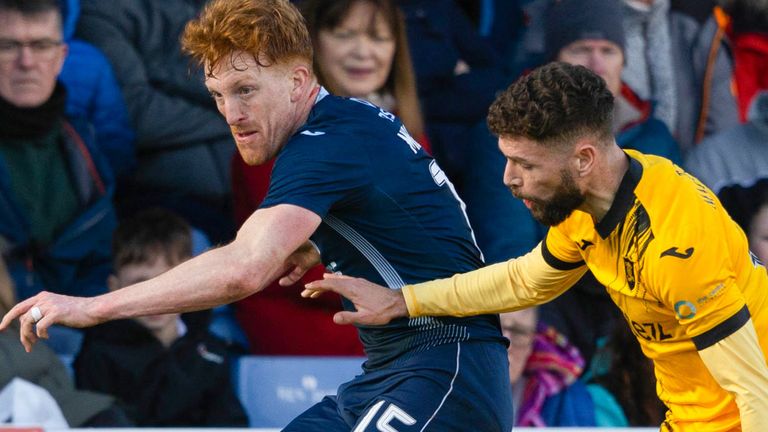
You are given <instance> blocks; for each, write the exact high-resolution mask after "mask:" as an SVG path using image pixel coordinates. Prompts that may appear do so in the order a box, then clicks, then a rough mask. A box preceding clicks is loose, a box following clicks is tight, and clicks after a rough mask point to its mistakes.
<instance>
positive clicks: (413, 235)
mask: <svg viewBox="0 0 768 432" xmlns="http://www.w3.org/2000/svg"><path fill="white" fill-rule="evenodd" d="M278 204H293V205H296V206H299V207H302V208H305V209H307V210H310V211H312V212H314V213H316V214H317V215H319V216H320V217H321V218H322V223H321V225H320V226H319V227H318V229H317V231H315V233H314V234H313V235H312V237H311V239H312V241H313V242H314V243H315V244H316V245H317V247H318V249H319V250H320V252H321V255H322V260H323V264H324V265H325V266H326V268H327V269H328V270H329V271H332V272H340V273H342V274H345V275H348V276H355V277H361V278H365V279H368V280H370V281H372V282H375V283H378V284H381V285H385V286H388V287H390V288H400V287H402V286H403V285H405V284H412V283H418V282H423V281H427V280H432V279H437V278H444V277H449V276H452V275H454V274H456V273H463V272H467V271H470V270H474V269H476V268H478V267H480V266H482V265H483V260H482V255H481V253H480V250H479V249H478V247H477V245H476V244H475V241H474V238H473V234H472V230H471V228H470V225H469V222H468V220H467V217H466V214H465V212H464V208H463V206H464V204H463V203H462V202H461V200H460V199H459V198H458V196H457V195H456V193H455V190H454V188H453V185H452V184H451V183H450V181H448V179H447V178H446V176H445V174H444V173H443V171H442V170H441V169H440V167H439V166H438V165H437V163H436V162H435V161H434V159H432V158H431V157H430V156H429V155H428V154H427V153H426V152H425V151H424V150H423V149H422V148H421V146H420V145H419V144H418V143H417V142H416V141H415V140H414V139H413V138H411V136H410V135H409V134H408V132H407V131H406V130H405V127H404V126H403V125H402V123H401V122H400V120H399V119H398V118H397V117H395V116H394V115H393V114H391V113H389V112H387V111H384V110H383V109H381V108H378V107H376V106H375V105H373V104H371V103H369V102H366V101H362V100H358V99H347V98H340V97H336V96H332V95H329V94H328V93H327V92H325V91H324V90H322V91H321V94H320V96H319V97H318V101H317V102H316V104H315V106H314V108H313V109H312V111H311V113H310V115H309V118H308V119H307V122H306V123H305V124H304V125H303V126H302V127H301V128H300V129H299V130H298V131H297V132H296V133H295V134H294V135H293V136H292V137H291V139H290V140H289V141H288V143H287V144H286V145H285V147H284V148H283V149H282V150H281V152H280V153H279V155H278V157H277V159H276V161H275V165H274V169H273V172H272V179H271V183H270V188H269V193H268V195H267V197H266V199H265V200H264V201H263V203H262V205H261V207H272V206H275V205H278ZM344 306H345V308H347V309H352V308H353V306H352V304H351V303H350V302H348V301H346V300H345V301H344ZM359 333H360V338H361V340H362V342H363V345H364V347H365V350H366V354H367V355H368V361H367V362H366V365H365V367H366V369H367V370H371V369H376V368H379V367H383V366H387V365H389V364H391V363H392V362H393V361H396V360H397V359H398V358H404V357H403V355H404V354H406V353H409V352H413V351H422V350H424V349H428V348H430V347H432V346H437V345H441V344H445V343H454V342H461V341H469V340H498V341H503V339H502V336H501V334H500V332H499V327H498V317H497V316H496V315H483V316H478V317H470V318H455V317H439V318H436V317H420V318H414V319H407V318H403V319H399V320H395V321H393V322H391V323H390V324H387V325H385V326H375V327H374V326H361V327H360V328H359ZM405 357H408V356H405Z"/></svg>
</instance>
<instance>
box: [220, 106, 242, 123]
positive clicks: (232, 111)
mask: <svg viewBox="0 0 768 432" xmlns="http://www.w3.org/2000/svg"><path fill="white" fill-rule="evenodd" d="M220 109H221V113H222V114H223V115H224V118H225V119H226V120H227V124H228V125H230V126H234V125H237V124H238V123H240V122H242V121H243V120H245V110H244V109H242V106H241V105H240V104H239V103H237V101H236V100H230V101H226V100H225V101H223V102H222V103H221V107H220Z"/></svg>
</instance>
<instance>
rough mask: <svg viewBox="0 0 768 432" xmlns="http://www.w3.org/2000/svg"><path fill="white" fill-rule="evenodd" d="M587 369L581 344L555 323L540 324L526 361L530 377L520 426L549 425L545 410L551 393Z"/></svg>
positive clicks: (518, 424) (526, 387)
mask: <svg viewBox="0 0 768 432" xmlns="http://www.w3.org/2000/svg"><path fill="white" fill-rule="evenodd" d="M583 371H584V359H583V358H582V357H581V354H580V353H579V350H578V348H576V347H575V346H574V345H571V343H570V342H568V339H566V337H565V336H563V335H562V334H560V333H558V331H557V330H556V329H555V328H554V327H551V326H544V325H542V324H540V325H539V328H538V329H537V331H536V337H535V338H534V341H533V351H532V352H531V355H530V357H528V361H527V362H526V365H525V370H524V372H523V373H524V374H525V375H526V376H527V377H528V381H527V382H526V384H525V389H524V390H523V402H522V403H521V404H520V410H519V413H518V417H517V426H535V427H542V426H547V425H546V424H545V423H544V420H543V419H542V418H541V410H542V408H543V406H544V401H545V400H546V399H547V397H549V396H551V395H554V394H557V393H559V392H560V390H562V389H563V388H565V387H567V386H569V385H571V384H573V383H574V382H575V381H576V380H577V379H578V378H579V376H581V373H582V372H583Z"/></svg>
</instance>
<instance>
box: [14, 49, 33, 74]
mask: <svg viewBox="0 0 768 432" xmlns="http://www.w3.org/2000/svg"><path fill="white" fill-rule="evenodd" d="M17 62H18V64H19V66H22V67H24V68H30V67H32V66H33V65H34V64H35V59H34V54H33V53H32V48H30V47H29V46H26V45H23V46H21V47H19V51H18V58H17Z"/></svg>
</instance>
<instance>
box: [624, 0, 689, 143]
mask: <svg viewBox="0 0 768 432" xmlns="http://www.w3.org/2000/svg"><path fill="white" fill-rule="evenodd" d="M624 33H625V36H626V48H625V52H624V56H625V58H626V64H625V66H624V72H623V73H622V78H623V80H624V81H625V82H626V83H627V85H629V87H630V88H632V90H634V91H635V92H637V94H638V96H640V98H641V99H645V100H652V101H653V102H655V108H656V109H655V110H654V117H656V118H658V119H659V120H661V121H662V122H664V124H666V125H667V128H669V130H670V131H673V133H674V132H675V131H676V130H677V103H678V101H677V89H676V87H675V84H676V83H675V72H674V70H673V67H674V66H673V65H674V62H673V61H672V40H671V36H670V29H669V0H655V1H654V2H653V4H652V5H650V6H647V5H644V4H642V3H641V2H638V1H637V0H624Z"/></svg>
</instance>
